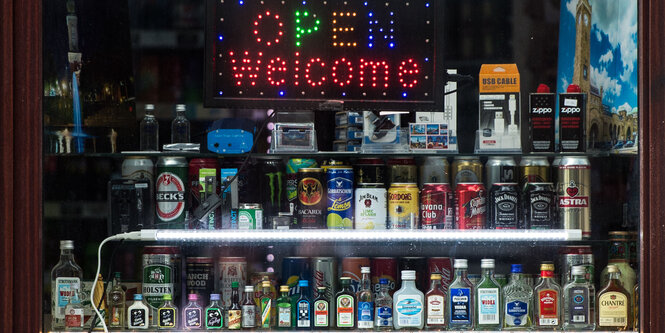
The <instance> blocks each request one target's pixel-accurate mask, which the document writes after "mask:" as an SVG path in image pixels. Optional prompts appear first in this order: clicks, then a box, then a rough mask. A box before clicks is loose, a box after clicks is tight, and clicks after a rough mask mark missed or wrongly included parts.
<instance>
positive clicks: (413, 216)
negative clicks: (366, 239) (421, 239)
mask: <svg viewBox="0 0 665 333" xmlns="http://www.w3.org/2000/svg"><path fill="white" fill-rule="evenodd" d="M418 216H419V214H418V186H417V185H416V184H415V183H393V184H392V185H391V186H390V189H389V190H388V228H390V229H418V224H419V221H418V220H419V219H418Z"/></svg>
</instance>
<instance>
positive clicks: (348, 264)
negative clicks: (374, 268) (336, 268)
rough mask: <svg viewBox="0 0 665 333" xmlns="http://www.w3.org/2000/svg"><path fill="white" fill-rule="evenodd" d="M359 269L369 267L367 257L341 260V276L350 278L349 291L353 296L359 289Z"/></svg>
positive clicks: (360, 275)
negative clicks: (351, 291)
mask: <svg viewBox="0 0 665 333" xmlns="http://www.w3.org/2000/svg"><path fill="white" fill-rule="evenodd" d="M360 267H371V266H370V261H369V258H367V257H347V258H344V259H342V276H341V277H348V278H351V290H353V293H354V294H355V293H356V292H357V291H358V287H360V278H362V274H360Z"/></svg>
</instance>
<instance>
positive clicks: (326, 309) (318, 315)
mask: <svg viewBox="0 0 665 333" xmlns="http://www.w3.org/2000/svg"><path fill="white" fill-rule="evenodd" d="M316 291H317V293H318V294H319V296H318V297H316V299H315V300H314V328H315V329H317V330H326V329H328V328H329V327H330V300H328V298H327V297H326V287H324V286H320V287H316Z"/></svg>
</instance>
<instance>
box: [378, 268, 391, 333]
mask: <svg viewBox="0 0 665 333" xmlns="http://www.w3.org/2000/svg"><path fill="white" fill-rule="evenodd" d="M388 287H389V285H388V279H379V292H378V294H376V300H374V308H375V311H374V327H376V329H377V330H379V331H390V330H392V329H393V297H392V296H390V291H389V290H388Z"/></svg>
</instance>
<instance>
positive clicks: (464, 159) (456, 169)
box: [451, 156, 483, 188]
mask: <svg viewBox="0 0 665 333" xmlns="http://www.w3.org/2000/svg"><path fill="white" fill-rule="evenodd" d="M451 176H452V184H451V185H452V187H453V188H457V184H459V183H480V182H482V181H483V165H482V164H481V163H480V159H479V158H478V157H475V156H456V157H455V160H453V167H452V171H451Z"/></svg>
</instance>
